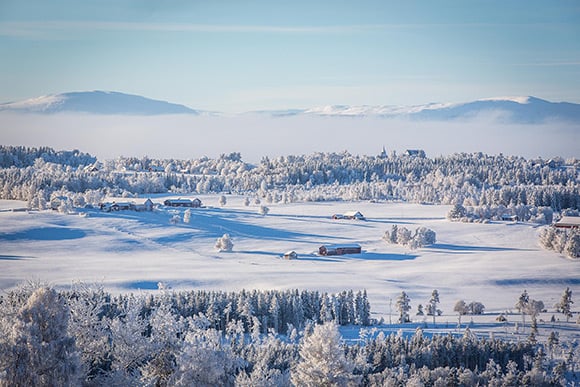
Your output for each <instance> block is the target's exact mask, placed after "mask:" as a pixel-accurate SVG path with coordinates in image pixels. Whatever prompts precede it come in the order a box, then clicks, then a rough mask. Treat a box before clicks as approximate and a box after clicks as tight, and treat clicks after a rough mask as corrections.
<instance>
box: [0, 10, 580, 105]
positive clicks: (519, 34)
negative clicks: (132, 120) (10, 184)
mask: <svg viewBox="0 0 580 387" xmlns="http://www.w3.org/2000/svg"><path fill="white" fill-rule="evenodd" d="M0 52H1V57H2V60H0V102H9V101H15V100H20V99H26V98H31V97H36V96H39V95H45V94H52V93H60V92H67V91H81V90H114V91H121V92H126V93H132V94H139V95H143V96H146V97H150V98H156V99H163V100H168V101H171V102H176V103H182V104H185V105H188V106H190V107H192V108H196V109H205V110H217V111H225V112H240V111H248V110H259V109H283V108H305V107H312V106H320V105H330V104H349V105H362V104H367V105H391V104H401V105H409V104H421V103H426V102H460V101H467V100H472V99H478V98H486V97H496V96H512V95H534V96H537V97H540V98H545V99H549V100H552V101H562V100H565V101H570V102H577V103H580V3H579V2H578V1H575V0H574V1H555V2H554V1H519V0H516V1H445V0H443V1H407V2H401V1H385V0H383V1H358V2H355V1H341V0H335V1H316V2H315V1H302V0H296V1H291V2H277V1H219V0H216V1H194V0H192V1H185V0H183V1H182V0H166V1H145V0H141V1H137V0H133V1H129V0H117V1H113V0H99V1H96V0H84V1H77V0H55V1H44V0H42V1H29V0H0Z"/></svg>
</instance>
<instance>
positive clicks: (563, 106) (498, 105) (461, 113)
mask: <svg viewBox="0 0 580 387" xmlns="http://www.w3.org/2000/svg"><path fill="white" fill-rule="evenodd" d="M260 113H262V114H263V113H268V112H260ZM270 114H271V115H272V116H297V115H309V116H325V117H382V118H409V119H415V120H424V121H428V120H436V121H449V120H460V119H470V118H475V117H478V116H480V115H486V114H488V115H492V116H493V117H495V118H496V119H500V120H501V121H505V122H511V123H540V122H545V121H548V120H560V121H570V122H580V104H574V103H568V102H550V101H546V100H543V99H540V98H536V97H499V98H486V99H480V100H477V101H473V102H465V103H430V104H425V105H413V106H397V105H379V106H369V105H361V106H348V105H331V106H322V107H315V108H311V109H302V110H287V111H280V110H278V111H275V112H270Z"/></svg>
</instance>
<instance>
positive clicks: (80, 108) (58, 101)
mask: <svg viewBox="0 0 580 387" xmlns="http://www.w3.org/2000/svg"><path fill="white" fill-rule="evenodd" d="M2 110H4V111H15V112H24V113H47V114H50V113H61V112H74V113H89V114H126V115H161V114H194V115H197V114H200V112H199V111H196V110H193V109H190V108H188V107H187V106H184V105H177V104H173V103H169V102H165V101H159V100H154V99H149V98H145V97H141V96H138V95H131V94H123V93H118V92H113V91H82V92H72V93H63V94H54V95H47V96H42V97H38V98H32V99H28V100H25V101H20V102H12V103H5V104H0V111H2Z"/></svg>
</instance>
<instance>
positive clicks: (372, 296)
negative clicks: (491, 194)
mask: <svg viewBox="0 0 580 387" xmlns="http://www.w3.org/2000/svg"><path fill="white" fill-rule="evenodd" d="M199 198H200V199H201V200H202V202H203V204H204V205H205V206H206V207H205V208H199V209H192V216H191V221H190V223H189V224H186V223H183V222H180V223H179V224H175V225H173V224H171V223H170V219H171V217H172V216H173V215H175V214H179V215H180V216H181V218H182V219H183V212H184V209H178V210H171V209H158V210H156V211H154V212H133V211H119V212H112V213H105V212H101V211H99V210H97V209H93V210H82V211H83V214H74V215H63V214H59V213H57V212H53V211H44V212H35V211H31V212H25V211H24V212H22V211H11V210H10V209H18V208H23V207H25V203H23V202H17V201H0V289H3V290H6V289H9V288H11V287H13V286H15V285H17V284H18V283H20V282H22V281H26V280H41V281H45V282H48V283H50V284H52V285H53V286H56V287H59V288H67V287H69V286H70V285H71V284H72V283H73V282H75V281H83V282H87V283H97V284H101V285H103V286H104V287H105V289H106V290H109V291H112V292H136V291H158V290H157V289H158V283H159V282H162V283H164V284H165V285H166V286H170V287H171V288H172V289H176V290H179V289H207V290H228V291H230V290H240V289H287V288H291V289H294V288H298V289H318V290H320V291H328V292H339V291H342V290H346V289H353V290H359V289H366V290H367V292H368V295H369V300H370V302H371V306H372V310H373V315H374V316H375V317H377V318H380V317H383V318H384V319H385V321H386V322H388V321H389V316H390V313H391V312H392V321H393V322H394V321H395V320H396V316H395V315H396V313H397V312H396V310H395V308H394V302H395V299H396V297H397V296H398V295H399V294H400V293H401V291H403V290H404V291H405V292H407V294H408V295H409V296H410V298H411V306H412V310H411V318H412V319H415V318H416V316H415V312H416V310H417V305H418V304H423V305H425V304H426V303H427V301H428V300H429V297H430V295H431V292H432V290H433V289H438V291H439V294H440V299H441V304H440V306H439V307H440V309H442V310H443V316H441V317H439V318H438V321H439V322H441V323H445V324H446V325H447V323H448V324H449V325H451V326H453V324H455V323H456V321H457V317H456V314H455V313H454V312H453V306H454V304H455V302H456V301H457V300H459V299H464V300H465V301H466V302H467V303H469V302H471V301H479V302H482V303H483V304H484V305H485V306H486V313H490V314H491V315H488V317H487V320H491V321H493V318H491V317H489V316H493V317H495V316H496V315H497V314H498V313H501V312H505V311H513V312H514V313H516V312H515V310H514V304H515V303H516V301H517V299H518V297H519V295H520V294H521V293H522V291H523V290H524V289H526V290H527V291H528V293H529V295H530V298H533V299H536V300H542V301H543V302H544V304H545V305H546V308H548V313H547V314H543V315H540V318H541V319H545V320H546V321H547V319H549V318H550V317H551V315H552V314H554V312H553V311H554V308H553V305H554V304H555V303H556V302H558V301H559V300H560V297H561V294H562V292H563V290H564V289H565V288H566V287H570V288H571V289H572V291H573V295H574V296H573V299H576V305H575V307H573V310H574V311H577V309H578V307H577V305H578V304H580V301H578V295H580V266H579V265H580V262H578V261H573V260H571V259H567V258H565V257H563V256H561V255H558V254H556V253H554V252H550V251H546V250H543V249H541V248H540V247H539V245H538V243H537V235H536V234H537V232H538V228H537V227H535V226H534V225H531V224H523V223H510V222H493V223H490V224H466V223H452V222H449V221H448V220H446V219H445V215H446V214H447V212H448V210H449V206H430V205H419V204H406V203H370V202H318V203H295V204H266V203H262V204H265V205H267V206H268V207H269V209H270V212H269V214H268V215H266V216H262V215H260V214H259V213H258V209H259V206H257V205H255V204H253V200H252V204H251V205H250V206H245V205H244V203H243V202H244V197H242V196H232V195H228V196H227V204H226V205H225V206H223V207H222V206H220V205H219V204H218V202H219V198H220V196H219V195H214V196H199ZM121 200H126V199H118V201H121ZM153 201H154V202H159V203H160V202H162V201H163V198H162V197H154V198H153ZM347 211H360V212H362V213H363V214H364V215H365V216H366V218H367V220H366V221H356V220H344V219H342V220H333V219H331V216H332V214H342V213H345V212H347ZM394 224H397V225H401V226H404V227H406V228H408V229H411V230H414V229H415V228H417V227H419V226H425V227H428V228H430V229H432V230H434V231H435V232H436V233H437V243H436V244H435V245H432V246H429V247H426V248H421V249H417V250H410V249H408V248H406V247H399V246H395V245H389V244H387V243H385V242H384V241H383V240H382V239H381V237H382V236H383V234H384V232H385V231H386V230H390V228H391V227H392V225H394ZM224 233H229V234H230V235H231V237H232V239H233V242H234V248H233V251H232V252H217V251H216V249H215V248H214V244H215V241H216V239H217V238H218V237H220V236H222V235H223V234H224ZM324 243H358V244H360V245H361V246H362V249H363V253H362V254H356V255H349V256H332V257H320V256H318V255H316V254H315V253H316V252H317V251H318V247H319V246H320V245H322V244H324ZM289 250H295V251H296V252H297V253H298V259H297V260H284V259H281V255H282V254H283V253H284V252H286V251H289ZM391 300H392V303H393V306H392V308H391V306H390V301H391ZM556 317H557V318H560V319H562V318H563V316H562V315H558V314H556ZM469 318H470V317H469V316H465V317H464V319H463V321H469ZM576 318H577V317H576V316H575V317H574V319H576ZM514 319H515V317H514V318H513V319H512V321H513V320H514ZM429 321H431V318H430V317H428V318H427V322H429ZM476 321H480V320H478V319H477V318H476ZM571 327H572V328H573V329H572V332H571V334H572V335H573V336H575V337H580V332H579V330H578V328H576V327H578V326H577V325H575V326H571Z"/></svg>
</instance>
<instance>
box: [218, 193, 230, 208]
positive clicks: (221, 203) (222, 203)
mask: <svg viewBox="0 0 580 387" xmlns="http://www.w3.org/2000/svg"><path fill="white" fill-rule="evenodd" d="M227 202H228V200H227V199H226V196H225V195H221V196H220V200H219V203H220V206H222V207H223V206H225V205H226V203H227Z"/></svg>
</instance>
